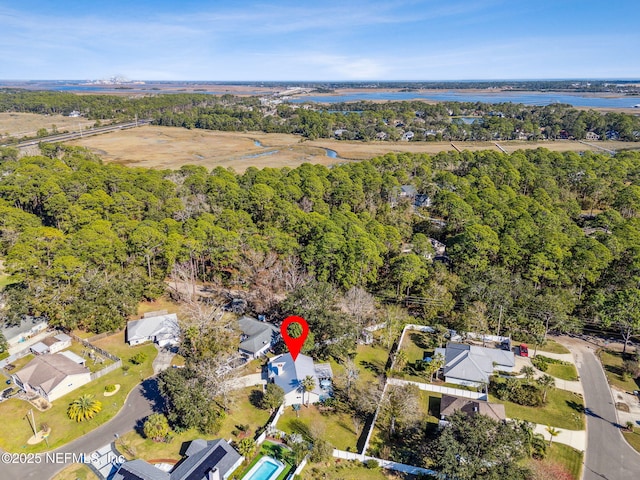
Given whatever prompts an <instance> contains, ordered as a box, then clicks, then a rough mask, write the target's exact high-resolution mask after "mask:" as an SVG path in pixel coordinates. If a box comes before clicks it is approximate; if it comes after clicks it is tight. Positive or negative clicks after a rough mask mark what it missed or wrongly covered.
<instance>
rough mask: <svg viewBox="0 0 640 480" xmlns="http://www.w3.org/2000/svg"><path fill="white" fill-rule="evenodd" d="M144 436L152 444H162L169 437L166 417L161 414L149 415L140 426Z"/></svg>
mask: <svg viewBox="0 0 640 480" xmlns="http://www.w3.org/2000/svg"><path fill="white" fill-rule="evenodd" d="M142 431H143V432H144V436H145V437H147V438H151V439H152V440H153V441H154V442H162V441H163V440H164V439H165V438H167V435H169V431H170V428H169V422H168V421H167V417H165V416H164V415H162V414H161V413H154V414H153V415H149V416H148V417H147V420H146V421H145V422H144V425H143V426H142Z"/></svg>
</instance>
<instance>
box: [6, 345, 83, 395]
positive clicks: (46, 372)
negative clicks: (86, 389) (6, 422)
mask: <svg viewBox="0 0 640 480" xmlns="http://www.w3.org/2000/svg"><path fill="white" fill-rule="evenodd" d="M11 377H12V378H13V381H14V382H15V383H16V385H18V386H19V387H20V388H22V389H23V390H24V391H25V392H27V393H36V394H38V395H40V396H41V397H43V398H45V399H46V400H48V401H49V402H53V401H54V400H56V399H58V398H60V397H62V396H63V395H66V394H67V393H69V392H71V391H73V390H75V389H76V388H78V387H81V386H82V385H85V384H87V383H89V382H90V381H91V372H89V369H88V368H86V367H84V366H82V365H79V364H78V363H76V362H74V361H73V360H70V359H69V358H67V357H66V356H65V355H62V354H61V353H53V354H44V355H39V356H37V357H36V358H34V359H33V360H31V361H30V362H29V363H27V364H26V365H25V366H24V367H23V368H22V369H21V370H20V371H18V372H16V373H14V374H13V375H11Z"/></svg>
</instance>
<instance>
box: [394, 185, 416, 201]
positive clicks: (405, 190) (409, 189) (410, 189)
mask: <svg viewBox="0 0 640 480" xmlns="http://www.w3.org/2000/svg"><path fill="white" fill-rule="evenodd" d="M417 194H418V189H417V188H416V187H414V186H413V185H402V186H401V187H400V193H398V196H399V197H405V198H415V196H416V195H417Z"/></svg>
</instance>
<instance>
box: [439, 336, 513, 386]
mask: <svg viewBox="0 0 640 480" xmlns="http://www.w3.org/2000/svg"><path fill="white" fill-rule="evenodd" d="M436 353H441V354H442V353H443V352H442V349H440V348H439V349H436ZM494 362H495V364H496V366H495V367H494ZM514 365H515V356H514V355H513V352H507V351H505V350H499V349H496V348H485V347H477V346H475V345H465V344H462V343H447V348H446V349H444V374H445V376H448V377H452V378H459V379H463V380H468V381H471V382H478V383H483V382H484V383H486V382H488V381H489V376H490V375H491V374H492V373H493V371H494V370H496V369H497V370H499V369H500V367H504V368H512V367H513V366H514Z"/></svg>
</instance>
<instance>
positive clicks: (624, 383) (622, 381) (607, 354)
mask: <svg viewBox="0 0 640 480" xmlns="http://www.w3.org/2000/svg"><path fill="white" fill-rule="evenodd" d="M599 356H600V361H601V362H602V366H603V368H604V371H605V373H606V375H607V380H609V383H610V384H611V385H614V386H616V387H618V388H622V389H623V390H625V391H627V392H629V391H633V390H638V389H640V379H635V380H634V379H633V378H631V377H627V378H623V376H622V361H623V359H622V353H621V352H614V351H612V350H600V351H599Z"/></svg>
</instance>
